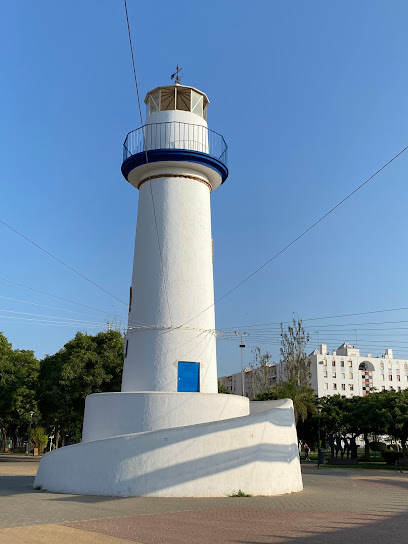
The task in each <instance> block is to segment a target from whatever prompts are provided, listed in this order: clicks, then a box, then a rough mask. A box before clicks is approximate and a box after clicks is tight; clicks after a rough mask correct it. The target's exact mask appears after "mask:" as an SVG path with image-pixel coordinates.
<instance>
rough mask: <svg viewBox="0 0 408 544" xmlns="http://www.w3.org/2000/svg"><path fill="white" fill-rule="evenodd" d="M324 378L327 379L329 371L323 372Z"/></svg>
mask: <svg viewBox="0 0 408 544" xmlns="http://www.w3.org/2000/svg"><path fill="white" fill-rule="evenodd" d="M323 378H327V370H325V371H324V372H323Z"/></svg>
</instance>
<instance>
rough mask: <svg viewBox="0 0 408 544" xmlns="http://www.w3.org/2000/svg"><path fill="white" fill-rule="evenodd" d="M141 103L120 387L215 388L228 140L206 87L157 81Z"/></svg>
mask: <svg viewBox="0 0 408 544" xmlns="http://www.w3.org/2000/svg"><path fill="white" fill-rule="evenodd" d="M145 104H146V124H145V125H144V126H142V127H140V128H138V129H137V130H135V131H132V132H130V133H129V134H128V135H127V137H126V140H125V143H124V161H123V164H122V173H123V175H124V177H125V179H126V180H127V181H128V182H129V183H131V184H132V185H133V186H134V187H135V188H136V189H138V190H139V205H138V215H137V228H136V242H135V251H134V265H133V277H132V287H131V289H130V302H129V323H128V329H127V335H126V340H125V362H124V370H123V383H122V391H162V392H197V393H199V392H201V393H217V390H218V389H217V387H218V386H217V363H216V345H215V344H216V338H215V318H214V283H213V241H212V235H211V210H210V195H211V192H212V191H214V190H215V189H217V188H218V187H219V186H220V185H221V184H222V183H224V181H225V180H226V179H227V176H228V169H227V145H226V143H225V140H224V138H223V137H222V136H221V135H220V134H218V133H217V132H214V131H212V130H210V129H209V128H208V125H207V111H208V108H209V100H208V98H207V96H206V94H205V93H203V92H202V91H200V90H198V89H195V88H194V87H189V86H185V85H180V84H179V83H177V84H175V85H171V86H163V87H157V88H156V89H153V90H152V91H150V92H149V93H147V95H146V98H145Z"/></svg>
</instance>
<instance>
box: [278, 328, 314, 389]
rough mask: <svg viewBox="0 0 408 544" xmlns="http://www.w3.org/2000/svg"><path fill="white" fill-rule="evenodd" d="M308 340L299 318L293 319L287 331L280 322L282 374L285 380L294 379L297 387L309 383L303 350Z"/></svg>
mask: <svg viewBox="0 0 408 544" xmlns="http://www.w3.org/2000/svg"><path fill="white" fill-rule="evenodd" d="M308 341H309V334H307V333H305V329H304V328H303V325H302V320H301V319H293V323H292V325H289V326H288V330H287V332H286V331H284V329H283V325H282V323H281V348H280V358H281V363H283V365H284V375H285V378H286V380H287V381H291V380H292V379H296V381H297V382H298V385H299V387H301V386H307V385H309V383H310V378H311V374H310V365H309V364H308V362H307V356H306V351H305V348H306V344H307V343H308Z"/></svg>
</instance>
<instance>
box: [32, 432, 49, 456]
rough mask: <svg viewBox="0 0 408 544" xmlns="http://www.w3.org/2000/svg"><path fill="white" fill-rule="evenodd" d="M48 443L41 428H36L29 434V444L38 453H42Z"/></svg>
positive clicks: (46, 435) (45, 434)
mask: <svg viewBox="0 0 408 544" xmlns="http://www.w3.org/2000/svg"><path fill="white" fill-rule="evenodd" d="M47 442H48V434H47V433H46V432H45V431H44V429H43V428H42V427H37V428H36V429H33V430H32V432H31V444H32V447H33V448H38V453H43V451H44V449H45V447H46V445H47Z"/></svg>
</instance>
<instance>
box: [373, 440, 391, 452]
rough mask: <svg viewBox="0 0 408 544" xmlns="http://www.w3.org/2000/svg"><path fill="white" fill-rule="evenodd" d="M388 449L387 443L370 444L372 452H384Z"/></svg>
mask: <svg viewBox="0 0 408 544" xmlns="http://www.w3.org/2000/svg"><path fill="white" fill-rule="evenodd" d="M386 449H387V444H386V443H385V442H370V450H371V451H382V450H386Z"/></svg>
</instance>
